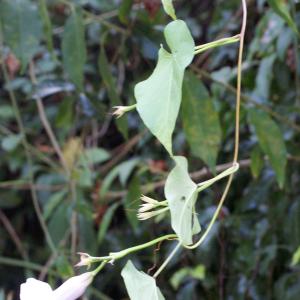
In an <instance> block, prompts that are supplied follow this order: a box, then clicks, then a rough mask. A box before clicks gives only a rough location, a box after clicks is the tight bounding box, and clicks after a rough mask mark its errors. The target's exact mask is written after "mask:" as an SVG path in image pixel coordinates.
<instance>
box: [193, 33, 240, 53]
mask: <svg viewBox="0 0 300 300" xmlns="http://www.w3.org/2000/svg"><path fill="white" fill-rule="evenodd" d="M239 40H240V35H239V34H237V35H235V36H232V37H229V38H223V39H219V40H216V41H213V42H210V43H206V44H202V45H199V46H196V47H195V54H199V53H202V52H205V51H206V50H209V49H212V48H216V47H220V46H224V45H228V44H232V43H236V42H238V41H239Z"/></svg>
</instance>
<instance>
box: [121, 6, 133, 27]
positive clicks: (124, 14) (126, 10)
mask: <svg viewBox="0 0 300 300" xmlns="http://www.w3.org/2000/svg"><path fill="white" fill-rule="evenodd" d="M132 5H133V0H123V1H122V2H121V5H120V8H119V19H120V21H121V22H122V23H124V24H127V23H128V15H129V14H130V11H131V8H132Z"/></svg>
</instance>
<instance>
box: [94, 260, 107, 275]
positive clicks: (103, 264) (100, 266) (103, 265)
mask: <svg viewBox="0 0 300 300" xmlns="http://www.w3.org/2000/svg"><path fill="white" fill-rule="evenodd" d="M106 264H107V261H106V260H104V261H102V263H101V264H100V265H99V266H98V267H97V268H96V269H95V270H94V271H92V273H93V276H96V275H97V274H98V273H99V272H100V271H101V270H102V269H103V268H104V267H105V265H106Z"/></svg>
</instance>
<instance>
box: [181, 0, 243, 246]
mask: <svg viewBox="0 0 300 300" xmlns="http://www.w3.org/2000/svg"><path fill="white" fill-rule="evenodd" d="M242 6H243V22H242V29H241V33H240V47H239V56H238V66H237V93H236V114H235V144H234V154H233V164H236V163H237V160H238V154H239V140H240V134H239V132H240V106H241V86H242V60H243V49H244V39H245V31H246V24H247V4H246V0H242ZM233 175H234V173H232V174H230V175H229V178H228V181H227V184H226V187H225V190H224V193H223V195H222V197H221V199H220V202H219V204H218V207H217V209H216V211H215V213H214V215H213V217H212V219H211V221H210V222H209V225H208V227H207V229H206V230H205V232H204V234H203V235H202V236H201V238H200V239H199V241H198V242H196V243H195V244H193V245H191V246H184V247H185V248H187V249H195V248H197V247H198V246H200V245H201V243H202V242H203V241H204V240H205V238H206V237H207V235H208V234H209V233H210V230H211V229H212V227H213V225H214V223H215V222H216V220H217V217H218V215H219V213H220V211H221V209H222V206H223V204H224V201H225V199H226V197H227V195H228V192H229V189H230V186H231V183H232V180H233Z"/></svg>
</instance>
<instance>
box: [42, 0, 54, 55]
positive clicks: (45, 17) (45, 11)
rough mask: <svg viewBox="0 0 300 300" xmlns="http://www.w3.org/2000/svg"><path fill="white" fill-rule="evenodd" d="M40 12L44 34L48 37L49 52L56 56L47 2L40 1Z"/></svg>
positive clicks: (44, 0)
mask: <svg viewBox="0 0 300 300" xmlns="http://www.w3.org/2000/svg"><path fill="white" fill-rule="evenodd" d="M39 11H40V16H41V18H42V22H43V29H44V34H45V36H46V41H47V47H48V50H49V51H50V52H51V53H52V54H54V46H53V40H52V24H51V20H50V17H49V13H48V8H47V2H46V0H39Z"/></svg>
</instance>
